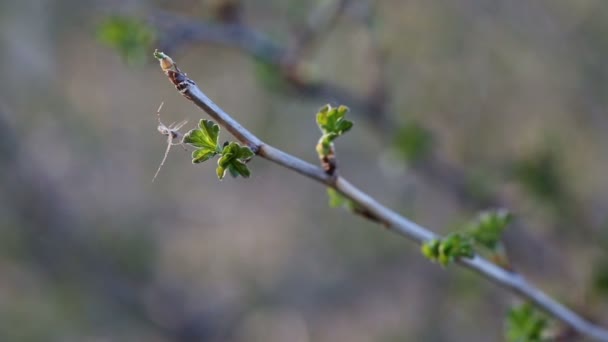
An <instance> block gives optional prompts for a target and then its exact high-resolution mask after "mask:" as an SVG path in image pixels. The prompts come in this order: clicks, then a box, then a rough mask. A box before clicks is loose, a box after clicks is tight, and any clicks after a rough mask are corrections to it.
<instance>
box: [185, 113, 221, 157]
mask: <svg viewBox="0 0 608 342" xmlns="http://www.w3.org/2000/svg"><path fill="white" fill-rule="evenodd" d="M198 127H199V128H197V129H193V130H191V131H189V132H188V133H186V135H184V143H186V144H190V145H192V146H194V147H198V148H205V149H207V150H214V151H218V150H219V148H218V139H219V132H220V126H218V125H217V124H216V123H215V122H213V121H211V120H205V119H203V120H201V121H199V123H198Z"/></svg>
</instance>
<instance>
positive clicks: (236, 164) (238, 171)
mask: <svg viewBox="0 0 608 342" xmlns="http://www.w3.org/2000/svg"><path fill="white" fill-rule="evenodd" d="M233 171H234V173H232V172H233ZM230 172H231V173H232V175H233V176H234V177H236V176H237V175H241V177H243V178H249V176H250V175H251V172H250V171H249V168H248V167H247V165H246V164H245V163H243V162H242V161H240V160H238V159H235V160H233V161H232V163H231V164H230Z"/></svg>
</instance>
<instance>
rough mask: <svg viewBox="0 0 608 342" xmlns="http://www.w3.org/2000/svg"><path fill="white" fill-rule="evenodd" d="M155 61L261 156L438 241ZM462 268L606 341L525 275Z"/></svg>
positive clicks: (165, 61)
mask: <svg viewBox="0 0 608 342" xmlns="http://www.w3.org/2000/svg"><path fill="white" fill-rule="evenodd" d="M156 56H157V58H159V59H160V62H161V68H162V69H163V71H164V72H165V74H166V75H167V76H168V77H169V79H170V80H171V82H172V83H173V84H174V85H175V86H176V88H177V89H178V90H179V91H180V93H182V95H184V97H186V98H187V99H188V100H190V101H192V102H193V103H194V104H195V105H196V106H197V107H199V108H200V109H202V110H203V111H205V112H206V113H207V114H208V115H209V116H211V117H212V118H213V119H214V120H216V121H217V122H218V123H219V124H220V125H222V126H223V127H224V128H225V129H226V130H228V131H229V132H230V133H232V134H233V135H234V136H235V137H236V138H237V139H238V140H239V141H241V142H242V143H243V144H245V145H247V146H249V147H251V148H252V150H253V151H255V152H256V154H257V155H258V156H260V157H262V158H264V159H267V160H269V161H271V162H274V163H276V164H278V165H280V166H283V167H285V168H288V169H291V170H293V171H295V172H297V173H299V174H301V175H304V176H306V177H309V178H311V179H313V180H315V181H317V182H319V183H321V184H323V185H325V186H327V187H330V188H333V189H335V190H336V191H338V192H340V193H341V194H342V195H343V196H345V197H346V198H347V199H349V200H350V201H352V202H353V203H354V204H355V205H356V206H358V207H360V208H362V209H363V210H365V211H366V212H367V213H369V214H370V215H371V216H372V217H373V218H374V220H372V221H378V222H380V223H382V224H383V226H385V227H387V228H388V229H390V230H392V231H394V232H396V233H398V234H400V235H402V236H405V237H406V238H408V239H410V240H412V241H414V242H416V243H418V244H421V243H424V242H427V241H429V240H431V239H434V238H437V235H436V234H435V233H433V232H432V231H430V230H428V229H427V228H425V227H422V226H420V225H418V224H416V223H415V222H413V221H410V220H409V219H407V218H405V217H403V216H401V215H399V214H398V213H396V212H394V211H393V210H391V209H389V208H387V207H385V206H383V205H382V204H380V203H379V202H377V201H376V200H375V199H374V198H372V197H370V196H369V195H367V194H366V193H365V192H363V191H361V190H359V189H358V188H356V187H355V186H354V185H352V184H351V183H349V182H348V181H347V180H346V179H345V178H343V177H341V176H339V175H333V176H330V175H328V174H327V173H325V172H324V171H323V169H321V168H320V167H317V166H314V165H312V164H309V163H307V162H305V161H303V160H301V159H299V158H297V157H294V156H292V155H289V154H287V153H285V152H283V151H281V150H279V149H277V148H275V147H272V146H270V145H268V144H266V143H264V142H263V141H262V140H261V139H259V138H258V137H256V136H255V135H254V134H253V133H251V132H250V131H248V130H247V129H245V128H244V127H242V126H241V125H240V124H238V122H236V121H235V120H234V119H232V117H231V116H230V115H228V113H226V112H225V111H224V110H222V109H221V108H220V107H219V106H218V105H216V104H215V103H214V102H213V101H212V100H211V99H209V97H207V96H206V95H205V94H204V93H203V92H202V91H201V90H200V89H199V88H198V86H197V85H196V84H195V83H194V82H193V81H192V80H190V79H189V78H188V77H187V76H186V74H185V73H183V72H181V71H180V70H179V69H178V68H177V66H176V65H175V64H174V63H173V61H172V60H171V59H170V58H169V57H168V56H166V55H165V54H163V53H158V54H156ZM459 264H460V265H462V266H464V267H467V268H469V269H471V270H473V271H475V272H477V273H478V274H480V275H481V276H482V277H484V278H486V279H488V280H490V281H492V282H494V283H496V284H498V285H500V286H502V287H503V288H506V289H508V290H510V291H511V292H512V293H514V294H516V295H517V296H519V297H521V298H523V299H525V300H528V301H530V302H531V303H533V304H534V305H536V306H537V307H538V308H540V309H542V310H543V311H545V312H546V313H547V314H549V315H551V316H553V317H555V318H556V319H558V320H560V321H562V322H563V323H565V324H566V325H568V326H569V327H571V328H572V329H574V330H576V331H577V332H578V333H580V334H582V335H586V336H588V337H590V338H594V339H596V340H598V341H608V330H606V329H604V328H602V327H600V326H597V325H595V324H593V323H591V322H589V321H587V320H586V319H584V318H583V317H581V316H580V315H578V314H577V313H576V312H574V311H572V310H570V309H569V308H567V307H566V306H564V305H562V304H560V303H559V302H557V301H556V300H554V299H553V298H551V297H549V296H548V295H547V294H545V293H544V292H543V291H541V290H540V289H538V288H537V287H535V286H534V285H532V284H530V283H528V282H527V281H526V280H525V278H524V277H523V276H522V275H520V274H517V273H515V272H511V271H507V270H505V269H503V268H500V267H498V266H496V265H495V264H493V263H491V262H490V261H488V260H486V259H484V258H482V257H480V256H478V255H475V256H474V257H473V258H470V259H468V258H463V259H460V260H459Z"/></svg>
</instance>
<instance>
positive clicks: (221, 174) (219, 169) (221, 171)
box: [215, 166, 226, 180]
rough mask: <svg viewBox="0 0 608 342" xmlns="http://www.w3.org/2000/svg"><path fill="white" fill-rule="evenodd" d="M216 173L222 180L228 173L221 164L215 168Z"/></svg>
mask: <svg viewBox="0 0 608 342" xmlns="http://www.w3.org/2000/svg"><path fill="white" fill-rule="evenodd" d="M215 173H216V174H217V178H219V179H220V180H222V179H224V176H225V175H226V169H225V168H223V167H221V166H218V167H217V169H215Z"/></svg>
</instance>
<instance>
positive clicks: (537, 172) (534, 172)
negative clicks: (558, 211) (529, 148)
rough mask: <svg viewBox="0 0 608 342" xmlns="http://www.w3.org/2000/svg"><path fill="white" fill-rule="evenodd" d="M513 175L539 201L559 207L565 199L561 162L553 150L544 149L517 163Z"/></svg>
mask: <svg viewBox="0 0 608 342" xmlns="http://www.w3.org/2000/svg"><path fill="white" fill-rule="evenodd" d="M513 173H514V176H515V179H516V180H517V181H518V182H519V183H520V184H521V185H522V186H523V187H524V188H525V189H526V190H527V191H528V192H529V193H530V194H531V195H533V196H535V197H536V198H537V199H539V200H541V201H544V202H546V203H548V204H552V205H559V204H561V203H562V201H563V200H564V199H565V189H564V185H563V183H562V180H561V179H562V177H561V175H560V171H559V160H558V158H557V155H556V153H555V152H554V151H553V150H551V149H544V150H541V151H539V152H536V153H534V154H532V155H530V156H528V157H527V158H524V159H521V160H519V161H517V162H516V163H515V165H514V170H513Z"/></svg>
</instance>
